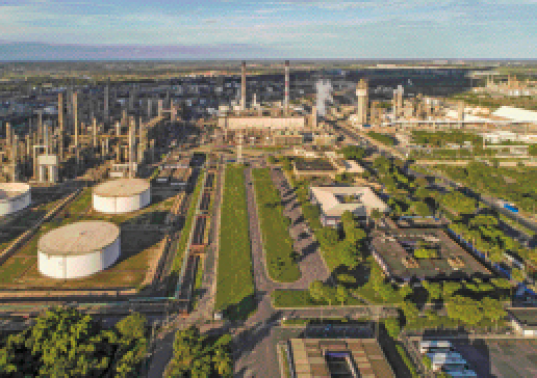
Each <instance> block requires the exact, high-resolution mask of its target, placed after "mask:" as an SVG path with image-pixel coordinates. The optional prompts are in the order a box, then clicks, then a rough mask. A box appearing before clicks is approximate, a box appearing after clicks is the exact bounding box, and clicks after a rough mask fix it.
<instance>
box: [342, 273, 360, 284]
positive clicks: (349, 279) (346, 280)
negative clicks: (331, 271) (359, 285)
mask: <svg viewBox="0 0 537 378" xmlns="http://www.w3.org/2000/svg"><path fill="white" fill-rule="evenodd" d="M337 280H338V282H340V283H342V284H345V285H355V284H356V278H354V277H353V276H351V275H350V274H344V273H342V274H338V276H337Z"/></svg>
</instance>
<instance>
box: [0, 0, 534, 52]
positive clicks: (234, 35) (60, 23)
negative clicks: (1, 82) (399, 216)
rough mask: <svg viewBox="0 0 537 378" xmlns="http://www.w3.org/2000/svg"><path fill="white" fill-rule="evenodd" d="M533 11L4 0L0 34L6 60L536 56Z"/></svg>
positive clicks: (362, 3) (359, 0)
mask: <svg viewBox="0 0 537 378" xmlns="http://www.w3.org/2000/svg"><path fill="white" fill-rule="evenodd" d="M536 16H537V0H445V1H437V0H391V1H387V2H381V1H379V0H355V1H350V0H331V1H317V0H314V1H310V0H257V1H253V0H204V1H202V2H198V3H193V2H192V1H186V0H177V1H169V0H152V1H151V2H147V1H146V0H128V1H127V0H112V1H110V0H108V1H104V0H91V1H90V0H0V36H1V38H2V39H3V40H5V41H9V42H12V43H18V46H9V48H8V47H6V46H0V60H6V59H20V58H19V57H21V56H26V57H27V59H36V60H37V59H54V57H53V56H52V55H57V56H72V55H74V54H82V55H83V54H93V55H98V56H103V59H104V55H106V54H111V56H110V59H115V58H113V56H121V55H122V54H125V55H128V53H127V51H125V50H124V49H122V50H121V51H120V52H119V53H118V52H114V49H113V48H107V47H113V46H130V45H139V46H145V47H144V54H149V53H153V54H155V56H154V57H153V58H163V59H165V58H168V57H169V56H171V55H173V56H177V57H178V58H181V57H184V58H197V57H199V56H207V57H213V56H211V54H215V56H214V58H218V59H220V58H226V57H230V58H233V57H235V56H238V55H239V54H243V55H242V56H243V57H244V58H246V59H249V58H256V57H258V58H271V57H272V58H280V57H282V56H285V57H289V58H417V57H422V58H435V57H446V56H451V57H460V58H537V56H536V52H535V48H534V46H536V45H537V23H535V18H536ZM56 45H57V46H56ZM44 46H49V47H44ZM54 46H56V47H54ZM58 46H64V47H62V48H60V47H58ZM65 46H72V47H71V49H73V51H75V52H69V51H68V50H69V48H67V47H65ZM88 46H93V47H91V48H89V47H88ZM151 46H155V47H157V48H155V49H154V50H151V49H150V47H151ZM237 46H240V48H238V47H237ZM47 50H48V52H49V55H47ZM58 54H59V55H58ZM159 54H162V55H159ZM203 54H205V55H203ZM121 59H123V58H121Z"/></svg>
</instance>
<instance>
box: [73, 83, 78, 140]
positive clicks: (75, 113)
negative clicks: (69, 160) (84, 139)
mask: <svg viewBox="0 0 537 378" xmlns="http://www.w3.org/2000/svg"><path fill="white" fill-rule="evenodd" d="M73 128H74V132H75V148H76V149H77V150H78V99H77V94H76V92H75V93H73Z"/></svg>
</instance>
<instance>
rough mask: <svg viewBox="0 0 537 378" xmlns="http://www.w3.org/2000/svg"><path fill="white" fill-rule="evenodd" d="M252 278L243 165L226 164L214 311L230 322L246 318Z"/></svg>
mask: <svg viewBox="0 0 537 378" xmlns="http://www.w3.org/2000/svg"><path fill="white" fill-rule="evenodd" d="M254 291H255V288H254V278H253V266H252V254H251V250H250V232H249V223H248V209H247V206H246V188H245V183H244V166H243V165H228V166H227V168H226V175H225V181H224V198H223V202H222V214H221V218H220V252H219V257H218V281H217V291H216V305H215V309H216V310H217V311H224V315H225V317H226V318H228V319H230V320H241V319H246V318H247V317H248V316H249V315H250V314H251V313H252V312H253V311H254V310H255V299H254Z"/></svg>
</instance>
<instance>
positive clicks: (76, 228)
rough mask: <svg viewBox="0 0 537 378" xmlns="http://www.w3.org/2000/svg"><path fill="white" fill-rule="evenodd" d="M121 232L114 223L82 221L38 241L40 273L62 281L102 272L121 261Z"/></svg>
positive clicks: (46, 235)
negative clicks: (118, 260) (119, 258)
mask: <svg viewBox="0 0 537 378" xmlns="http://www.w3.org/2000/svg"><path fill="white" fill-rule="evenodd" d="M120 232H121V231H120V229H119V227H118V226H116V225H115V224H114V223H110V222H103V221H82V222H77V223H72V224H69V225H66V226H63V227H59V228H56V229H54V230H52V231H50V232H48V233H47V234H45V235H44V236H42V237H41V238H40V239H39V241H38V244H37V261H38V270H39V272H41V273H42V274H44V275H45V276H48V277H52V278H60V279H70V278H80V277H86V276H89V275H91V274H94V273H97V272H100V271H102V270H104V269H106V268H108V267H109V266H111V265H112V264H114V263H115V262H116V260H117V259H118V257H119V255H120V253H121V237H120Z"/></svg>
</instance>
